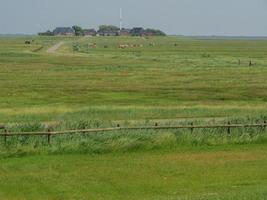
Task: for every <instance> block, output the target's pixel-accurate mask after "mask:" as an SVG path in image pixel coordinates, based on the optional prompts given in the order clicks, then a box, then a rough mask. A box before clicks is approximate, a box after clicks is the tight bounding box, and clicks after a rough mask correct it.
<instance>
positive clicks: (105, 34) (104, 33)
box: [98, 30, 119, 36]
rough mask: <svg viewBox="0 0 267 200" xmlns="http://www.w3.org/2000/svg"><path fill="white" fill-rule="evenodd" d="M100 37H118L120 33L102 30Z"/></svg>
mask: <svg viewBox="0 0 267 200" xmlns="http://www.w3.org/2000/svg"><path fill="white" fill-rule="evenodd" d="M98 35H100V36H118V35H119V31H116V30H101V31H98Z"/></svg>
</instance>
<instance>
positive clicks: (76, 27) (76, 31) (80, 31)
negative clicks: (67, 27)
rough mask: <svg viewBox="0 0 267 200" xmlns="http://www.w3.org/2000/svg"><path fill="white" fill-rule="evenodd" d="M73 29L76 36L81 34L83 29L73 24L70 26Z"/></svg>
mask: <svg viewBox="0 0 267 200" xmlns="http://www.w3.org/2000/svg"><path fill="white" fill-rule="evenodd" d="M72 28H73V30H74V31H75V35H76V36H83V35H84V34H83V29H82V27H80V26H77V25H74V26H72Z"/></svg>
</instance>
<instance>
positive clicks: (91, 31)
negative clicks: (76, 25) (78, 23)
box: [83, 29, 97, 36]
mask: <svg viewBox="0 0 267 200" xmlns="http://www.w3.org/2000/svg"><path fill="white" fill-rule="evenodd" d="M83 34H84V35H85V36H96V34H97V32H96V30H95V29H84V30H83Z"/></svg>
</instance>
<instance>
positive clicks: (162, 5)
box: [0, 0, 267, 36]
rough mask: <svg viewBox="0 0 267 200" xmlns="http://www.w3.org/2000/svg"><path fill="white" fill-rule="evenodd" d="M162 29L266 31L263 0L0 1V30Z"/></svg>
mask: <svg viewBox="0 0 267 200" xmlns="http://www.w3.org/2000/svg"><path fill="white" fill-rule="evenodd" d="M120 7H121V8H123V19H124V26H125V27H135V26H143V27H151V28H159V29H162V30H163V31H165V32H167V33H168V34H182V35H230V36H231V35H236V36H267V0H0V33H2V34H6V33H26V34H28V33H37V32H39V31H46V30H48V29H53V28H55V27H56V26H71V25H73V24H77V25H81V26H83V27H86V28H90V27H94V28H97V27H98V25H100V24H113V25H117V26H118V25H119V8H120Z"/></svg>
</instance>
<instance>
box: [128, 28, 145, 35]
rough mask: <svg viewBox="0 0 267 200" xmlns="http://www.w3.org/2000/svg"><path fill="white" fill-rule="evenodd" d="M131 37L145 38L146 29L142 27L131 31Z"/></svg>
mask: <svg viewBox="0 0 267 200" xmlns="http://www.w3.org/2000/svg"><path fill="white" fill-rule="evenodd" d="M130 34H131V36H143V35H145V29H144V28H142V27H136V28H133V29H132V30H131V31H130Z"/></svg>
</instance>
